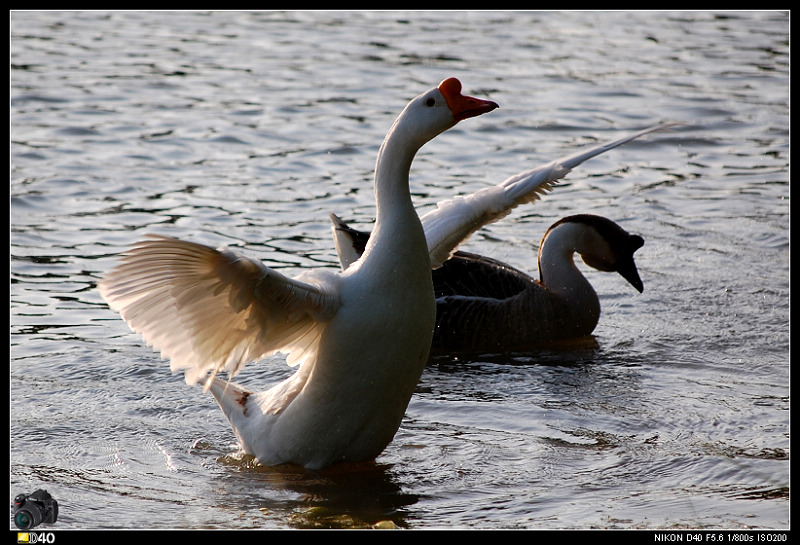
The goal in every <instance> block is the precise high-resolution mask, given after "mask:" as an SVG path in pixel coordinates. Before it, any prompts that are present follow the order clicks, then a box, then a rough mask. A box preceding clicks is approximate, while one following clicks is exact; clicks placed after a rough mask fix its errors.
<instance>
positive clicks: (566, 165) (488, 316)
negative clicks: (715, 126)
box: [331, 124, 675, 352]
mask: <svg viewBox="0 0 800 545" xmlns="http://www.w3.org/2000/svg"><path fill="white" fill-rule="evenodd" d="M673 126H675V124H666V125H660V126H657V127H652V128H649V129H646V130H643V131H639V132H637V133H634V134H632V135H629V136H626V137H624V138H620V139H618V140H615V141H613V142H610V143H607V144H603V145H598V146H592V147H590V148H588V149H586V150H583V151H579V152H576V153H573V154H571V155H569V156H566V157H562V158H560V159H556V160H555V161H551V162H549V163H547V164H544V165H541V166H539V167H536V168H533V169H530V170H527V171H524V172H521V173H519V174H517V175H515V176H512V177H510V178H508V179H507V180H505V181H504V182H502V183H501V184H498V185H496V186H493V187H489V188H485V189H482V190H480V191H478V192H476V193H474V194H472V195H469V196H466V197H456V198H454V199H450V200H447V201H443V202H441V203H439V204H438V205H437V207H436V209H434V210H432V211H430V212H428V213H427V214H425V215H424V216H422V225H423V228H424V229H425V235H426V238H427V242H428V250H429V253H430V257H431V266H432V268H433V269H434V271H433V280H434V290H435V295H436V299H437V302H436V306H437V319H436V320H437V324H436V332H435V334H434V338H433V343H432V351H434V352H445V351H447V352H462V351H474V352H478V351H484V352H488V351H497V350H500V351H507V350H513V349H522V348H529V347H532V346H535V345H540V344H545V343H548V342H553V341H557V340H562V339H565V338H576V337H582V336H585V335H589V334H590V333H591V332H592V331H593V330H594V328H595V327H596V325H597V322H598V319H599V314H600V306H599V300H598V298H597V294H596V293H595V292H594V290H593V289H592V287H591V285H590V284H589V283H588V281H586V279H585V278H584V277H583V275H582V274H581V273H580V271H579V270H578V269H577V268H576V267H575V265H574V262H573V257H572V254H573V253H574V252H578V253H580V254H581V256H582V257H583V258H584V261H586V262H587V263H590V264H591V265H592V266H593V267H595V268H597V269H599V270H605V271H607V270H617V269H615V268H614V267H618V268H619V270H617V272H619V273H620V274H622V275H623V277H625V278H626V279H627V280H628V281H629V282H631V284H632V285H633V286H634V287H636V289H637V290H639V291H640V292H641V291H642V289H643V286H642V283H641V280H640V279H639V277H638V272H637V271H636V265H635V263H634V261H633V252H635V251H636V250H637V249H638V248H639V247H641V245H642V244H643V243H644V241H643V240H642V239H641V237H638V236H636V235H629V234H628V233H626V232H625V231H624V230H622V228H620V227H619V226H617V225H616V224H615V223H613V222H611V221H610V220H608V219H606V218H601V217H599V216H590V215H580V216H573V217H570V218H565V219H563V220H561V221H560V222H557V223H556V224H554V225H553V226H552V227H551V228H550V230H548V232H547V234H545V237H544V239H543V241H542V245H541V246H540V251H542V250H543V249H544V248H547V253H546V254H541V253H540V268H539V272H540V278H541V279H540V280H539V281H536V280H534V279H533V278H531V277H530V276H528V275H526V274H525V273H522V272H520V271H517V270H515V269H513V268H512V267H510V266H508V265H506V264H504V263H500V262H498V261H495V260H492V259H490V258H486V257H482V256H478V255H475V254H469V253H466V252H457V251H456V249H457V247H458V245H459V244H460V243H461V242H463V241H464V240H466V239H467V238H468V237H469V236H470V235H471V234H472V233H474V232H475V231H477V230H478V229H480V228H481V227H483V226H485V225H487V224H489V223H492V222H494V221H497V220H498V219H500V218H502V217H504V216H505V215H506V214H508V213H509V212H510V211H511V210H512V209H513V208H514V207H516V206H518V205H520V204H522V203H527V202H534V201H536V200H537V199H538V198H539V197H540V195H541V194H542V193H544V192H545V191H549V190H550V189H552V188H553V186H554V185H555V184H556V183H557V182H558V181H559V180H560V179H561V178H563V177H564V176H566V175H567V174H568V173H569V172H570V170H571V169H572V168H574V167H576V166H577V165H579V164H581V163H582V162H584V161H586V160H587V159H590V158H592V157H595V156H597V155H599V154H601V153H604V152H606V151H609V150H611V149H613V148H616V147H618V146H620V145H622V144H625V143H627V142H630V141H631V140H633V139H635V138H638V137H640V136H643V135H645V134H648V133H651V132H655V131H660V130H665V129H667V128H670V127H673ZM331 220H332V221H333V224H334V225H333V232H334V240H335V242H336V250H337V253H338V255H339V260H340V263H341V266H342V268H343V269H347V267H348V266H349V265H350V264H351V263H352V262H354V261H355V260H356V259H358V257H359V256H360V255H361V252H362V251H363V248H364V245H365V244H366V241H367V239H368V238H369V234H367V233H363V232H359V231H356V230H354V229H350V228H349V227H348V226H347V225H346V224H345V223H344V222H343V221H342V220H341V219H339V218H338V217H336V216H335V215H333V214H331ZM557 227H559V229H556V228H557ZM565 232H568V233H570V234H571V235H572V237H571V238H570V237H565V236H563V235H562V233H565ZM548 239H549V241H548V244H547V245H545V244H544V243H545V241H546V240H548ZM639 242H641V243H639ZM592 244H597V246H595V247H592ZM636 244H638V246H637V245H636ZM626 254H628V255H626ZM553 256H557V257H553ZM542 259H544V261H542ZM615 263H616V265H615ZM556 270H557V271H559V273H558V274H551V271H553V272H554V271H556ZM561 273H564V274H566V275H567V276H566V277H565V278H568V279H569V280H568V283H567V284H566V286H562V288H560V289H555V288H553V283H552V280H550V282H548V283H546V282H545V280H544V279H545V278H547V279H552V278H557V277H559V276H561ZM578 294H580V296H578ZM568 295H569V296H568Z"/></svg>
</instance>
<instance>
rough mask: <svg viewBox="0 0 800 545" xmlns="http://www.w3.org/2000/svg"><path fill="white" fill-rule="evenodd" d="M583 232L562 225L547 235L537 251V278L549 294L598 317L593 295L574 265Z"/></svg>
mask: <svg viewBox="0 0 800 545" xmlns="http://www.w3.org/2000/svg"><path fill="white" fill-rule="evenodd" d="M585 229H586V228H585V227H584V226H582V225H581V224H576V223H564V224H561V225H559V226H558V227H556V228H554V229H551V230H550V231H548V232H547V234H546V235H545V237H544V239H543V240H542V244H541V246H540V248H539V277H540V283H541V284H542V286H544V287H545V288H547V290H548V291H550V292H551V293H553V294H556V295H557V296H559V297H562V298H564V299H566V300H568V301H570V302H571V304H574V305H580V307H582V308H584V309H585V311H587V312H596V313H597V314H598V315H599V313H600V302H599V300H598V298H597V293H596V292H595V291H594V288H593V287H592V285H591V284H590V283H589V281H588V280H587V279H586V277H584V276H583V274H582V273H581V271H580V270H579V269H578V267H576V266H575V261H574V254H575V252H576V251H578V249H579V247H580V245H581V240H582V238H583V237H584V236H585Z"/></svg>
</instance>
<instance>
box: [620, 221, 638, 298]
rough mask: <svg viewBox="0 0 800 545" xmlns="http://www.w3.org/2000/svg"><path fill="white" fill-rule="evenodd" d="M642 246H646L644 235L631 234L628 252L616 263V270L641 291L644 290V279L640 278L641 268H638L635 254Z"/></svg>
mask: <svg viewBox="0 0 800 545" xmlns="http://www.w3.org/2000/svg"><path fill="white" fill-rule="evenodd" d="M642 246H644V239H643V238H642V237H640V236H639V235H633V236H631V238H630V241H629V243H628V252H626V255H625V257H622V258H620V259H619V261H617V263H616V265H615V269H616V271H617V272H618V273H619V274H620V275H621V276H622V278H624V279H625V280H627V281H628V282H630V284H631V286H633V287H634V288H636V289H637V290H638V291H639V293H642V292H643V291H644V284H643V283H642V279H641V278H639V270H638V269H637V268H636V262H635V261H634V260H633V254H634V252H636V250H638V249H639V248H641V247H642Z"/></svg>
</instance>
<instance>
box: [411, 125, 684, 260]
mask: <svg viewBox="0 0 800 545" xmlns="http://www.w3.org/2000/svg"><path fill="white" fill-rule="evenodd" d="M675 125H676V124H674V123H671V124H665V125H658V126H656V127H651V128H649V129H645V130H642V131H639V132H637V133H634V134H631V135H629V136H626V137H624V138H620V139H618V140H615V141H613V142H610V143H607V144H602V145H598V146H593V147H591V148H588V149H585V150H581V151H578V152H576V153H573V154H571V155H567V156H565V157H561V158H559V159H556V160H555V161H551V162H549V163H546V164H544V165H541V166H538V167H535V168H532V169H530V170H526V171H524V172H520V173H519V174H515V175H514V176H511V177H510V178H508V179H506V180H505V181H503V182H502V183H500V184H498V185H496V186H493V187H487V188H484V189H481V190H479V191H477V192H475V193H473V194H472V195H467V196H463V197H461V196H459V197H455V198H452V199H448V200H446V201H442V202H440V203H438V205H437V206H436V208H435V209H434V210H431V211H430V212H428V213H427V214H425V215H424V216H422V218H421V221H422V226H423V228H424V229H425V236H426V238H427V240H428V251H429V253H430V257H431V266H432V267H433V268H434V269H437V268H439V267H441V266H442V263H444V262H445V261H447V260H448V259H450V257H451V256H452V255H453V253H454V252H455V251H456V250H457V249H458V246H459V245H460V244H462V243H463V242H464V241H466V240H467V239H468V238H469V237H470V236H471V235H472V234H473V233H475V231H477V230H479V229H481V228H482V227H484V226H486V225H488V224H490V223H493V222H495V221H498V220H499V219H502V218H503V217H505V216H506V215H508V214H509V213H510V212H511V211H512V210H513V209H514V208H516V207H517V206H519V205H521V204H527V203H532V202H534V201H536V200H538V199H539V198H540V197H541V196H542V195H543V194H545V193H547V192H548V191H550V190H551V189H552V188H553V187H554V186H555V185H556V184H557V183H558V182H559V181H560V180H561V178H563V177H564V176H566V175H567V174H569V172H570V171H571V170H572V169H573V168H575V167H576V166H578V165H579V164H581V163H583V162H584V161H586V160H587V159H591V158H592V157H595V156H597V155H600V154H601V153H605V152H607V151H609V150H611V149H613V148H616V147H618V146H621V145H622V144H625V143H627V142H630V141H631V140H633V139H635V138H639V137H640V136H644V135H645V134H649V133H651V132H655V131H660V130H665V129H667V128H670V127H673V126H675Z"/></svg>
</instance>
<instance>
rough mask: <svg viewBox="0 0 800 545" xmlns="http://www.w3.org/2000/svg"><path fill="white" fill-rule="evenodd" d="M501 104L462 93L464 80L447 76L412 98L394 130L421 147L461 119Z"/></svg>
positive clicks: (479, 113)
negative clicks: (462, 81) (436, 84)
mask: <svg viewBox="0 0 800 545" xmlns="http://www.w3.org/2000/svg"><path fill="white" fill-rule="evenodd" d="M497 107H498V105H497V103H496V102H492V101H491V100H483V99H479V98H474V97H471V96H466V95H463V94H461V82H460V81H458V79H456V78H447V79H446V80H444V81H443V82H441V83H440V84H439V85H438V86H437V87H434V88H433V89H430V90H428V91H426V92H425V93H422V94H421V95H419V96H418V97H416V98H415V99H413V100H412V101H411V102H409V104H408V106H406V108H405V110H403V113H402V114H400V117H398V118H397V121H396V122H395V125H394V127H393V129H392V132H398V131H399V132H402V133H403V135H404V138H405V139H407V140H409V141H412V140H413V141H416V144H417V146H418V147H421V146H422V145H423V144H425V142H428V141H430V140H432V139H433V138H434V137H435V136H437V135H439V134H441V133H443V132H444V131H446V130H447V129H449V128H451V127H453V126H454V125H455V124H456V123H458V122H459V121H463V120H464V119H468V118H470V117H476V116H479V115H482V114H485V113H486V112H491V111H492V110H494V109H495V108H497Z"/></svg>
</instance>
